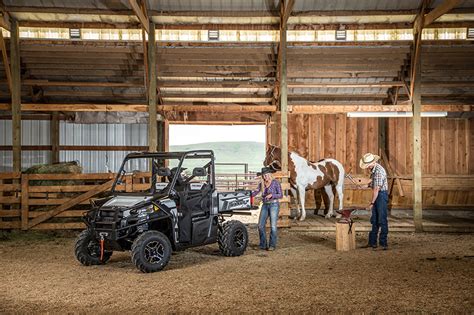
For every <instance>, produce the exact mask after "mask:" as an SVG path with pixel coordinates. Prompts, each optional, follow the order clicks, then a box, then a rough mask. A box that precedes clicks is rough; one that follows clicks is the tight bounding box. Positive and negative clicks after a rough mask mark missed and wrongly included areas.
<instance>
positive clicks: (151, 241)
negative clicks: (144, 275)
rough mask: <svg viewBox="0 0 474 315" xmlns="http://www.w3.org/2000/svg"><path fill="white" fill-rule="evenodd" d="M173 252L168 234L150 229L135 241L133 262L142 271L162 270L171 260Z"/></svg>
mask: <svg viewBox="0 0 474 315" xmlns="http://www.w3.org/2000/svg"><path fill="white" fill-rule="evenodd" d="M171 252H172V248H171V243H170V241H169V239H168V237H166V235H164V234H163V233H161V232H158V231H148V232H145V233H142V234H141V235H140V236H139V237H137V238H136V239H135V241H134V242H133V245H132V262H133V263H134V264H135V266H137V268H138V269H139V270H140V271H141V272H155V271H160V270H161V269H163V268H164V267H165V266H166V265H167V264H168V262H169V261H170V257H171Z"/></svg>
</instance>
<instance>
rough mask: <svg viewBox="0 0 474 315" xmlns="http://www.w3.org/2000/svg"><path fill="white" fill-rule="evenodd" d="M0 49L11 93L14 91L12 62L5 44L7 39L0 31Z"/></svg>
mask: <svg viewBox="0 0 474 315" xmlns="http://www.w3.org/2000/svg"><path fill="white" fill-rule="evenodd" d="M0 49H1V50H2V61H3V66H4V68H5V76H6V77H7V83H8V89H9V90H10V95H11V93H12V74H11V71H10V62H9V61H8V55H7V47H6V45H5V40H4V38H3V33H2V32H1V31H0Z"/></svg>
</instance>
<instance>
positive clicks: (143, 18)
mask: <svg viewBox="0 0 474 315" xmlns="http://www.w3.org/2000/svg"><path fill="white" fill-rule="evenodd" d="M128 1H129V3H130V6H131V7H132V9H133V12H135V15H136V16H137V17H138V20H139V21H140V23H141V25H142V27H143V28H144V29H145V31H146V32H147V33H150V21H149V20H148V17H147V16H146V15H145V13H144V12H143V11H142V8H141V7H140V6H139V5H138V3H137V0H128Z"/></svg>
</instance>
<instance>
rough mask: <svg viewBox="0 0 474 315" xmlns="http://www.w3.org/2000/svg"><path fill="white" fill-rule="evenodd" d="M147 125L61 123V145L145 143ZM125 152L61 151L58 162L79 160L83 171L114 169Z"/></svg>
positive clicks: (115, 169)
mask: <svg viewBox="0 0 474 315" xmlns="http://www.w3.org/2000/svg"><path fill="white" fill-rule="evenodd" d="M147 134H148V133H147V125H146V124H108V125H107V124H73V123H67V122H61V124H60V135H61V136H60V140H59V141H60V144H61V145H101V146H126V145H137V146H146V145H147ZM128 153H130V152H126V151H109V152H105V151H61V152H60V156H59V158H60V160H61V161H74V160H76V161H79V163H80V164H81V165H82V167H83V170H84V172H85V173H100V172H107V171H109V170H110V171H112V172H116V171H117V170H118V169H119V167H120V164H121V163H122V160H123V158H124V157H125V156H126V155H127V154H128Z"/></svg>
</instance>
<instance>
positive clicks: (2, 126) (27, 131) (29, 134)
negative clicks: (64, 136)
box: [0, 120, 51, 172]
mask: <svg viewBox="0 0 474 315" xmlns="http://www.w3.org/2000/svg"><path fill="white" fill-rule="evenodd" d="M21 128H22V129H21V130H22V134H21V143H22V145H49V144H50V142H49V140H50V137H49V129H50V128H49V121H42V120H23V121H22V122H21ZM11 130H12V122H11V120H0V145H12V131H11ZM50 156H51V154H50V152H49V151H23V152H22V153H21V164H22V168H23V169H26V168H28V167H30V166H32V165H36V164H45V163H49V162H50ZM12 169H13V157H12V152H11V151H0V172H10V171H11V170H12Z"/></svg>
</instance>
